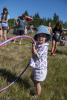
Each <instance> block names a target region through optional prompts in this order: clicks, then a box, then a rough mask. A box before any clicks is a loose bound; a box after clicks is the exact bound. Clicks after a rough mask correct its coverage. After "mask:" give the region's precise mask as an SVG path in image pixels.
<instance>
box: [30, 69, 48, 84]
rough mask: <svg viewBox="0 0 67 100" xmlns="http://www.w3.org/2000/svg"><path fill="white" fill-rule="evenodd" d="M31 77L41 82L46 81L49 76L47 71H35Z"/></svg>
mask: <svg viewBox="0 0 67 100" xmlns="http://www.w3.org/2000/svg"><path fill="white" fill-rule="evenodd" d="M31 76H32V77H33V78H34V80H35V81H38V82H41V81H44V80H45V79H46V76H47V69H41V70H39V69H33V70H32V73H31Z"/></svg>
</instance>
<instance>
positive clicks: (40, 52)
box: [30, 25, 50, 96]
mask: <svg viewBox="0 0 67 100" xmlns="http://www.w3.org/2000/svg"><path fill="white" fill-rule="evenodd" d="M34 39H35V40H36V41H37V42H36V44H33V46H32V58H31V61H30V66H32V67H33V70H32V73H31V79H32V81H33V83H34V85H35V86H36V91H37V95H38V96H40V94H41V84H40V82H42V81H44V80H45V79H46V75H47V53H48V40H49V39H50V33H49V32H48V28H47V27H46V26H44V25H41V26H39V27H38V28H37V32H36V34H35V36H34Z"/></svg>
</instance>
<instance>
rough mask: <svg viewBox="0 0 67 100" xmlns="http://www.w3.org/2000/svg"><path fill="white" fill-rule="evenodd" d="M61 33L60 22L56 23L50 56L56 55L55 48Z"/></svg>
mask: <svg viewBox="0 0 67 100" xmlns="http://www.w3.org/2000/svg"><path fill="white" fill-rule="evenodd" d="M61 33H62V25H61V23H60V22H58V23H57V24H56V26H55V27H54V29H53V37H52V50H51V54H53V55H56V48H57V45H58V43H59V42H60V36H61Z"/></svg>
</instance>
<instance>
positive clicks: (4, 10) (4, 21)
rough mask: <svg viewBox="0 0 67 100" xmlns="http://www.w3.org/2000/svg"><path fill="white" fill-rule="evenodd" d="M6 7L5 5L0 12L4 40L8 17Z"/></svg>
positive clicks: (5, 38)
mask: <svg viewBox="0 0 67 100" xmlns="http://www.w3.org/2000/svg"><path fill="white" fill-rule="evenodd" d="M9 18H10V17H9V14H8V9H7V7H4V8H3V13H2V14H1V21H2V23H1V24H2V35H3V36H4V40H7V30H8V19H9Z"/></svg>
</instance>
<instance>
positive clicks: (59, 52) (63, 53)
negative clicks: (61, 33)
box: [56, 50, 67, 55]
mask: <svg viewBox="0 0 67 100" xmlns="http://www.w3.org/2000/svg"><path fill="white" fill-rule="evenodd" d="M56 53H58V54H62V55H67V52H63V51H59V50H57V51H56Z"/></svg>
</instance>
